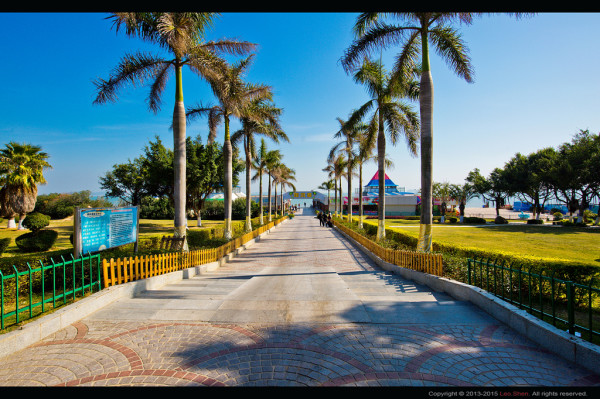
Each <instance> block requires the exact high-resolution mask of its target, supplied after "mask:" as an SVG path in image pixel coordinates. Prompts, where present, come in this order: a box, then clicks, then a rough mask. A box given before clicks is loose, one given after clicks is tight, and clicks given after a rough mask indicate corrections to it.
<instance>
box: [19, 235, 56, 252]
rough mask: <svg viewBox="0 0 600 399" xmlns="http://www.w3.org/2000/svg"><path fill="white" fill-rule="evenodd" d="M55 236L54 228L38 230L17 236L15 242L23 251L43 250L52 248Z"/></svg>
mask: <svg viewBox="0 0 600 399" xmlns="http://www.w3.org/2000/svg"><path fill="white" fill-rule="evenodd" d="M57 238H58V232H57V231H56V230H40V231H36V232H30V233H25V234H23V235H20V236H18V237H17V238H15V244H17V247H19V248H20V249H21V251H23V252H43V251H47V250H49V249H50V248H52V246H53V245H54V243H55V242H56V239H57Z"/></svg>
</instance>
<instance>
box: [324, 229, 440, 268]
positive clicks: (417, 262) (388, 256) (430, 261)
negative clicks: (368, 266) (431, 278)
mask: <svg viewBox="0 0 600 399" xmlns="http://www.w3.org/2000/svg"><path fill="white" fill-rule="evenodd" d="M335 227H336V228H338V229H339V230H341V231H342V232H344V233H345V234H347V235H348V236H350V237H351V238H352V239H353V240H355V241H356V242H358V243H359V244H361V245H362V246H363V247H365V248H366V249H367V250H368V251H370V252H372V253H373V254H374V255H375V256H377V257H379V258H381V259H382V260H384V261H385V262H388V263H392V264H394V265H396V266H400V267H405V268H407V269H412V270H416V271H420V272H423V273H428V274H433V275H435V276H440V277H442V274H443V266H442V254H431V253H424V252H414V251H403V250H395V249H391V248H384V247H382V246H381V245H378V244H376V243H374V242H373V241H371V240H369V239H368V238H366V237H364V236H362V235H360V234H358V233H357V232H355V231H353V230H351V229H349V228H347V227H346V226H344V225H342V224H339V223H335Z"/></svg>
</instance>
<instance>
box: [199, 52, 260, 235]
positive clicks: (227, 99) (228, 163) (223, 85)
mask: <svg viewBox="0 0 600 399" xmlns="http://www.w3.org/2000/svg"><path fill="white" fill-rule="evenodd" d="M252 58H253V55H250V56H249V57H247V58H245V59H243V60H241V61H239V62H237V63H235V64H233V65H231V66H227V67H225V68H223V69H222V70H221V73H220V74H219V76H218V77H217V78H216V79H211V80H210V85H211V88H212V90H213V93H214V94H215V96H216V97H217V99H218V100H219V106H217V107H209V108H207V107H202V106H200V107H191V108H189V109H188V111H187V116H188V118H193V117H195V116H196V115H200V114H205V113H207V112H210V113H212V115H215V116H218V117H220V118H222V119H223V122H224V124H225V138H224V144H223V155H224V156H223V158H224V161H223V162H224V170H225V176H224V177H225V178H224V182H225V187H224V190H223V194H224V197H225V198H224V204H225V220H224V227H225V228H224V233H223V235H224V238H225V239H227V240H230V239H231V238H232V229H231V204H232V180H233V178H232V154H233V151H232V142H231V134H230V131H229V122H230V118H231V117H232V116H233V117H236V118H240V119H241V118H243V117H244V116H245V114H244V113H245V110H246V109H247V108H248V107H249V106H250V104H251V103H252V101H254V100H255V99H258V98H267V97H268V96H270V93H271V88H270V87H268V86H265V85H253V84H249V83H245V82H244V81H243V80H242V75H243V74H244V72H246V69H247V68H248V67H249V66H250V65H251V61H252ZM247 195H250V193H247Z"/></svg>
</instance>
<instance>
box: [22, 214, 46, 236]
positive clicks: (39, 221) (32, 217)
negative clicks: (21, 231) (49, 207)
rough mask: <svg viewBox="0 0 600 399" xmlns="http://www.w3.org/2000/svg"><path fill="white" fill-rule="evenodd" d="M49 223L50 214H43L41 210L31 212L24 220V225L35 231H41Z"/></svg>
mask: <svg viewBox="0 0 600 399" xmlns="http://www.w3.org/2000/svg"><path fill="white" fill-rule="evenodd" d="M49 224H50V216H48V215H44V214H41V213H39V212H34V213H30V214H29V215H27V216H26V217H25V220H23V226H25V227H26V228H28V229H29V230H31V231H32V232H34V233H35V232H38V231H40V230H41V229H43V228H44V227H46V226H48V225H49Z"/></svg>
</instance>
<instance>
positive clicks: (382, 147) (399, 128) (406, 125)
mask: <svg viewBox="0 0 600 399" xmlns="http://www.w3.org/2000/svg"><path fill="white" fill-rule="evenodd" d="M402 77H403V76H396V77H394V76H393V75H391V74H389V73H388V72H386V70H385V69H384V67H383V65H382V63H381V62H373V61H370V60H368V59H364V60H363V63H362V65H361V66H360V68H358V69H357V70H356V71H355V73H354V80H355V82H357V83H361V84H363V85H364V86H365V87H366V90H367V92H368V93H369V96H370V97H371V99H370V100H368V101H367V102H366V103H365V104H363V105H362V106H361V107H359V108H358V109H357V110H356V111H354V112H353V114H352V115H351V116H350V118H349V120H348V122H349V123H350V124H351V125H354V124H357V123H359V122H360V121H363V120H365V119H366V118H367V117H368V115H369V113H371V112H372V114H371V117H370V119H369V120H368V122H367V123H368V125H369V130H370V132H371V134H374V132H377V154H378V172H379V198H378V207H377V214H378V223H377V238H376V240H377V241H379V240H382V239H384V238H385V179H384V178H383V177H384V176H385V154H386V129H385V128H386V127H387V134H388V136H389V138H390V141H391V143H392V145H395V144H396V142H397V141H398V139H399V136H400V135H401V134H402V135H403V136H404V138H405V139H406V143H407V146H408V149H409V153H410V154H411V155H413V156H416V154H417V141H418V138H419V120H418V117H417V114H416V113H415V112H414V111H413V110H412V107H411V106H410V105H408V104H405V103H403V102H400V101H399V99H400V98H416V93H417V92H418V90H417V89H416V88H415V84H414V82H412V81H411V80H409V79H401V78H402Z"/></svg>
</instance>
